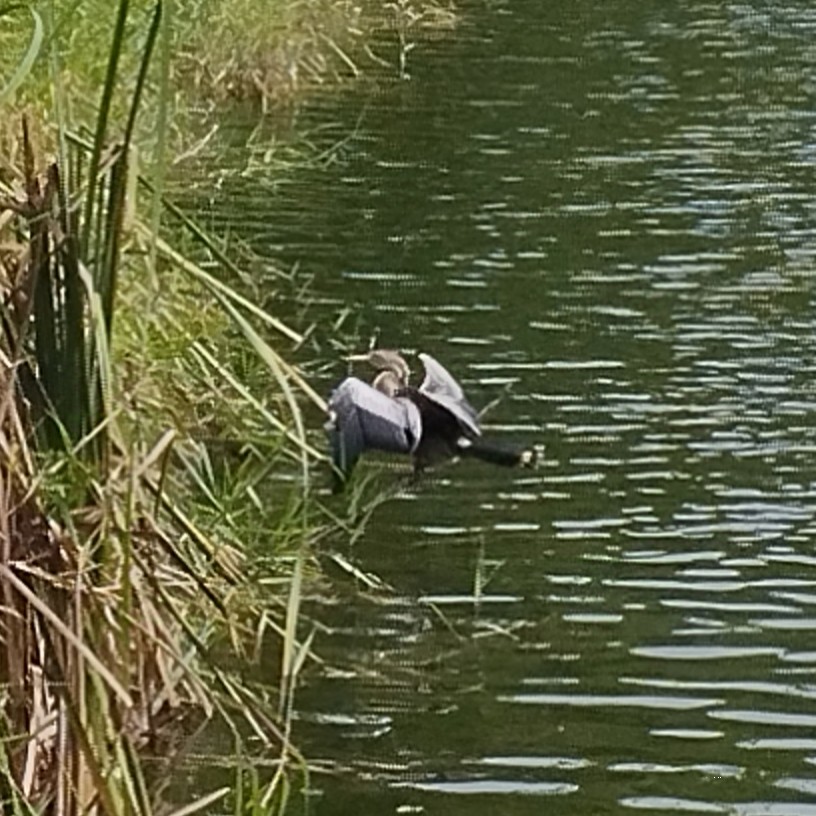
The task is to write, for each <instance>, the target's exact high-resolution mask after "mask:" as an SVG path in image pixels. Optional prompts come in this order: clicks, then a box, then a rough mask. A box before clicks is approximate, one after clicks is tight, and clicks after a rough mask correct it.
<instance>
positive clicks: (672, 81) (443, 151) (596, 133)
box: [209, 0, 816, 816]
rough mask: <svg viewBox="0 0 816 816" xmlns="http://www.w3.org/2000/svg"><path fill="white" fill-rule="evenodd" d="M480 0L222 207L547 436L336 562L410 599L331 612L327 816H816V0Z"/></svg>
mask: <svg viewBox="0 0 816 816" xmlns="http://www.w3.org/2000/svg"><path fill="white" fill-rule="evenodd" d="M460 11H461V15H462V20H461V24H460V25H459V27H458V29H457V30H456V31H455V32H454V33H453V34H451V35H449V36H441V37H431V38H427V40H426V39H422V40H420V41H419V42H418V46H417V48H416V49H415V50H414V51H413V52H412V53H411V54H410V55H409V58H408V70H409V72H410V79H407V80H400V79H398V78H397V77H396V76H393V77H389V76H386V75H385V73H386V72H383V75H382V76H379V77H378V79H377V82H376V83H374V84H373V85H372V84H368V83H365V82H363V83H360V84H358V85H357V86H355V87H354V88H353V89H350V90H348V91H347V92H345V93H343V94H341V95H340V96H339V98H338V96H337V95H332V96H331V97H328V98H320V99H317V100H315V101H313V102H312V103H311V104H310V105H309V106H307V108H306V109H305V110H303V111H301V114H300V116H301V125H303V126H305V127H307V128H312V129H313V132H314V134H316V135H315V138H316V139H317V140H318V141H319V140H320V139H323V140H324V141H325V143H326V146H330V145H332V143H333V141H334V140H336V139H339V138H343V139H345V141H343V142H342V144H336V143H335V150H334V153H333V161H331V162H329V163H327V164H320V165H316V166H314V167H312V168H311V169H304V170H303V171H301V172H298V173H296V174H295V176H294V177H293V178H290V179H288V182H289V183H288V184H279V185H277V186H276V185H274V184H273V183H272V180H266V183H264V181H265V180H264V179H263V177H262V176H263V174H262V172H261V173H260V174H259V172H258V171H257V170H255V171H254V172H253V173H250V174H248V177H236V176H228V178H227V181H226V182H225V183H224V184H223V186H222V188H221V191H220V196H221V197H220V198H217V199H216V200H214V201H213V202H212V204H211V206H210V209H209V216H210V218H211V219H212V220H213V221H214V223H215V224H216V225H219V226H229V227H230V229H232V230H233V231H234V232H236V233H237V234H239V235H240V237H242V238H244V239H246V240H248V241H250V242H251V243H252V244H253V246H254V247H255V248H256V249H257V250H258V251H261V252H263V253H267V254H268V255H269V256H270V257H272V258H275V259H278V260H282V261H283V262H284V263H285V264H294V263H299V264H300V265H301V268H302V269H303V271H304V272H305V273H306V274H308V275H314V283H313V286H312V294H313V295H314V298H315V301H316V303H315V306H314V307H313V309H314V312H313V316H314V318H315V319H319V320H321V321H325V320H328V319H335V318H336V317H337V316H338V315H339V314H340V313H341V312H342V311H343V310H344V309H349V310H350V313H351V316H350V317H348V318H347V319H346V320H345V321H344V322H343V325H342V329H341V331H345V332H357V333H358V334H359V336H360V339H361V341H362V340H363V339H364V338H366V337H368V336H369V335H370V334H371V333H374V332H378V333H379V336H380V343H381V344H382V345H385V346H392V347H402V348H408V349H419V350H425V351H428V352H430V353H432V354H434V355H435V356H437V357H439V359H440V360H442V361H443V362H444V363H445V364H446V365H447V366H448V367H449V368H450V369H451V371H452V372H453V373H454V374H456V375H457V376H458V377H459V378H460V379H461V380H462V382H463V384H464V385H465V387H466V390H467V392H468V394H469V396H470V398H471V401H472V402H474V404H476V405H484V404H486V403H488V402H490V401H491V400H493V399H494V398H496V397H497V396H501V395H503V399H502V400H501V401H500V402H499V404H498V405H497V406H496V407H495V408H494V409H493V410H492V411H491V412H490V413H489V414H488V416H487V420H486V426H487V429H488V430H489V431H490V432H491V433H492V434H494V435H495V436H498V437H499V438H500V439H501V440H502V441H505V442H508V443H510V442H518V443H525V444H526V443H531V442H536V443H542V444H544V445H545V446H546V458H545V461H544V463H543V465H542V466H541V467H540V468H539V469H538V470H536V471H532V472H510V471H504V470H499V469H491V468H489V467H487V466H484V465H479V464H477V463H470V462H463V463H459V464H457V465H454V466H450V467H446V468H444V469H443V470H441V471H439V472H438V473H437V474H436V476H435V477H434V478H432V479H428V480H426V481H425V482H424V483H422V484H420V485H419V486H418V487H416V488H410V489H409V488H406V489H404V490H402V491H397V493H396V495H395V497H394V498H392V499H390V500H389V501H388V502H386V503H385V504H383V505H381V506H380V507H379V508H378V509H377V511H376V512H375V513H374V515H373V517H372V519H371V521H370V523H369V525H368V528H367V531H366V533H365V535H364V536H363V538H362V539H360V540H358V541H357V542H356V543H355V544H354V546H353V547H351V546H349V545H347V544H346V543H344V542H342V541H338V542H335V544H334V545H333V546H334V548H335V549H336V550H338V551H340V552H341V554H342V555H343V556H344V557H346V558H348V559H350V560H351V561H352V562H353V563H354V564H355V565H356V566H357V567H359V568H360V569H362V570H364V571H366V572H371V573H373V574H376V575H378V576H379V577H380V578H381V579H382V580H383V581H384V582H386V583H387V584H389V585H390V587H391V590H390V591H375V590H367V589H365V588H364V587H359V586H355V585H354V582H353V581H352V579H350V578H349V577H348V576H346V575H345V574H343V573H342V572H338V573H337V576H336V579H337V581H336V593H337V596H338V597H337V598H336V599H335V600H334V601H333V602H328V601H322V600H321V599H315V601H314V602H313V603H312V605H311V607H310V609H309V612H310V614H312V615H314V616H316V617H317V618H319V619H320V620H322V621H323V622H324V623H326V624H327V625H328V626H329V631H328V632H326V633H322V634H320V635H319V636H318V638H317V640H316V642H315V648H316V650H317V651H318V653H319V654H320V655H321V656H322V657H323V658H324V660H325V661H326V664H325V669H324V670H319V669H312V670H311V671H310V673H309V674H308V676H307V679H306V681H305V685H304V687H303V688H302V689H301V690H300V692H299V696H298V727H297V733H296V740H298V742H299V744H300V746H301V747H302V749H303V750H304V752H305V753H306V755H307V756H309V757H310V758H311V759H312V760H313V761H314V762H315V763H316V764H318V765H319V766H320V767H321V768H323V769H324V770H325V773H316V774H314V775H313V779H312V781H313V785H314V788H315V791H314V792H313V795H312V796H311V797H310V800H309V806H310V812H311V813H314V814H318V816H324V814H331V815H332V816H334V814H363V813H365V814H373V813H378V814H380V813H382V814H384V813H423V814H446V816H448V815H450V814H457V813H468V814H495V813H502V814H512V816H522V815H523V814H528V813H529V814H533V813H536V814H539V813H542V812H546V813H551V814H561V813H570V814H589V813H591V814H600V813H605V814H606V813H609V814H613V813H614V814H623V813H630V812H645V813H650V812H651V813H670V812H682V813H730V814H739V815H740V816H754V815H755V814H756V815H758V814H774V815H775V816H782V814H784V815H785V816H787V815H788V814H796V816H806V814H816V727H815V726H816V641H815V640H814V630H816V552H815V551H814V546H813V542H814V534H815V533H816V486H815V484H814V476H816V465H814V458H815V456H816V431H815V430H814V421H813V414H814V407H816V393H815V392H814V385H813V381H814V369H815V368H816V339H815V338H816V332H815V331H814V329H815V328H816V321H815V320H814V303H813V297H812V294H811V290H812V287H813V275H814V258H816V207H815V206H814V197H813V196H814V190H816V174H814V149H815V147H816V137H814V134H816V99H815V98H814V97H815V96H816V50H814V42H816V11H814V10H813V9H812V7H811V6H810V5H809V4H808V3H805V2H787V3H780V4H767V3H761V2H759V0H751V2H745V3H732V4H726V3H705V2H689V0H685V1H683V0H678V2H675V3H671V4H668V3H664V4H659V3H648V2H647V3H642V2H641V3H633V2H626V1H625V0H617V2H612V1H610V2H605V3H589V2H574V3H567V4H564V3H546V2H542V0H512V2H510V0H505V2H489V3H488V2H480V1H479V0H462V3H461V8H460ZM389 55H390V56H393V47H392V51H391V52H389ZM236 143H237V144H240V143H241V140H240V139H236ZM221 161H226V162H230V161H234V162H235V164H236V165H239V164H242V163H243V162H245V161H246V155H245V154H243V155H242V153H241V149H238V150H237V151H236V155H231V154H230V155H226V156H224V157H222V158H221ZM284 316H285V315H284ZM320 353H321V354H322V355H323V358H322V362H325V363H332V364H333V368H332V373H331V374H330V375H328V376H326V377H325V379H324V380H323V382H322V385H323V387H324V389H325V390H328V388H329V387H330V386H331V384H332V382H334V381H336V380H337V378H339V377H340V376H342V373H343V368H342V365H341V364H340V363H339V361H337V357H336V355H334V354H333V353H332V351H331V350H330V348H329V346H328V345H324V346H323V347H322V351H321V352H320ZM506 389H509V390H506ZM505 392H506V393H505ZM315 426H316V428H317V427H318V426H319V419H317V418H316V419H315ZM399 478H400V477H399V475H396V474H395V473H394V472H393V471H391V470H388V469H386V470H384V471H383V472H381V473H380V475H379V476H378V481H380V483H382V484H383V485H385V486H386V487H389V488H390V487H393V486H394V485H395V483H398V482H399ZM340 506H342V504H341V505H340ZM326 563H327V564H328V568H329V569H330V570H331V569H332V566H331V563H332V562H331V561H330V560H329V559H326Z"/></svg>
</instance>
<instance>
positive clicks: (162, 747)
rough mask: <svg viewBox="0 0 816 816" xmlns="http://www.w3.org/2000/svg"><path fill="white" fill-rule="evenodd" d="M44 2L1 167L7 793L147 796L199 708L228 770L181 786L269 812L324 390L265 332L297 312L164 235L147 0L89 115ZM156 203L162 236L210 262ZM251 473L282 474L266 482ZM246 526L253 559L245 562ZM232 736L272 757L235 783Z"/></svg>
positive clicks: (43, 804)
mask: <svg viewBox="0 0 816 816" xmlns="http://www.w3.org/2000/svg"><path fill="white" fill-rule="evenodd" d="M49 8H50V7H49ZM53 11H54V10H53V8H50V11H49V13H48V14H46V15H45V19H44V20H41V19H40V18H39V17H38V16H37V15H34V17H33V18H32V19H35V20H40V22H42V24H43V26H44V28H45V30H47V31H48V32H50V35H49V39H48V45H47V47H46V46H43V44H42V40H41V39H40V38H39V37H35V38H34V39H33V40H32V45H31V47H30V49H29V51H27V52H26V53H25V55H24V56H23V58H22V59H21V60H20V62H19V64H18V69H19V70H18V71H16V72H15V74H14V76H25V75H28V74H31V75H32V76H33V72H34V68H33V62H32V60H31V59H30V58H29V56H28V54H29V53H31V54H34V52H35V51H36V52H37V53H36V54H34V56H35V57H37V58H38V59H42V60H44V61H45V62H46V63H47V64H49V65H50V71H51V76H52V80H53V84H52V99H53V107H52V108H50V117H51V120H50V121H49V120H47V119H35V118H34V114H35V108H33V107H32V108H31V112H30V115H29V116H28V117H24V118H22V119H20V118H16V117H15V121H16V128H17V135H13V134H12V131H11V129H10V126H9V130H8V131H7V134H6V135H7V137H8V138H7V141H6V142H5V144H4V146H5V148H6V149H7V152H5V153H4V154H3V156H4V160H3V165H2V169H0V295H2V299H3V309H2V314H0V320H2V335H1V336H0V377H2V382H1V383H0V519H2V521H0V597H2V600H1V601H0V639H2V643H3V649H2V650H0V687H2V690H3V691H2V696H0V728H2V734H3V739H2V741H0V799H2V805H3V811H4V812H9V813H15V814H18V813H19V814H22V813H33V812H41V811H42V810H43V809H53V810H54V811H55V812H59V813H64V814H73V813H77V814H78V813H138V814H149V813H153V812H155V809H156V808H157V807H158V803H159V802H160V801H161V798H162V789H163V787H164V786H165V785H166V779H167V770H168V768H169V767H170V766H171V764H172V763H174V762H178V761H179V757H180V756H182V755H183V753H184V748H185V746H186V744H187V743H188V742H189V741H190V740H191V739H192V738H193V737H194V734H195V729H194V727H193V726H195V725H196V724H197V723H202V722H209V721H212V720H218V721H219V722H220V723H221V725H222V727H223V728H225V729H226V731H227V732H228V733H229V734H230V735H231V740H232V749H233V753H234V761H235V764H236V783H235V786H230V787H227V786H221V787H219V788H217V789H216V790H211V791H198V792H196V795H198V796H201V797H202V798H201V799H200V800H198V801H196V802H193V803H188V805H190V807H192V809H193V810H198V809H203V808H204V807H206V806H208V805H212V804H213V803H215V802H216V801H221V800H225V799H226V798H231V799H233V800H234V801H235V807H236V808H237V809H238V810H240V809H241V808H242V807H244V806H245V805H246V806H249V804H248V803H251V806H252V807H255V808H256V811H255V812H271V810H272V809H273V808H274V809H278V808H281V807H283V805H284V804H285V801H286V797H287V790H288V786H289V779H290V775H291V774H292V773H295V774H297V773H300V774H306V768H305V763H304V762H303V760H302V759H301V758H300V757H299V755H298V753H297V751H296V750H295V749H294V747H293V746H292V745H291V741H290V729H291V712H292V695H293V693H294V688H295V678H296V677H297V674H298V673H299V671H300V670H301V668H302V666H303V665H304V663H305V662H306V661H308V660H310V659H312V658H311V651H310V642H311V638H310V636H308V635H306V636H302V634H301V632H300V626H299V624H300V617H299V605H300V595H301V591H302V590H301V587H302V582H303V578H304V574H305V572H306V571H307V569H308V557H307V547H308V544H309V540H310V536H312V535H314V534H315V528H314V525H313V523H312V522H311V521H310V518H309V516H308V508H309V495H310V482H311V468H312V465H313V462H314V461H315V460H316V459H319V458H320V454H319V452H317V451H315V450H314V449H313V448H312V447H311V446H310V444H309V442H308V440H307V438H306V433H305V427H306V424H305V422H304V420H303V418H302V416H301V411H302V408H301V403H302V402H303V401H308V400H310V399H313V400H316V401H317V402H318V403H320V399H319V397H317V396H316V395H315V394H314V393H313V392H311V390H310V389H309V387H308V385H307V384H306V383H305V382H304V381H303V379H302V377H300V375H299V373H298V372H297V370H296V369H295V368H294V367H293V366H291V365H289V364H288V363H287V362H286V360H285V357H284V356H283V355H282V354H281V352H280V351H279V350H278V347H277V345H278V342H277V340H272V339H269V338H272V337H274V338H283V341H282V342H281V345H283V346H284V347H290V346H291V344H292V343H295V342H298V341H299V340H300V339H301V337H300V335H299V333H298V332H296V331H295V330H294V329H292V328H290V327H289V326H287V325H285V324H284V323H282V322H281V321H280V320H278V319H276V318H275V317H274V316H272V315H268V314H266V313H264V312H263V311H262V310H260V309H259V308H258V307H256V306H254V304H252V303H251V302H250V301H249V300H248V299H247V298H245V297H243V296H242V295H241V294H240V293H239V292H237V291H235V290H234V289H233V288H231V287H230V286H228V285H227V284H225V283H224V282H223V280H222V279H219V278H218V277H216V276H215V275H213V274H212V271H211V270H205V269H203V268H202V267H201V265H199V264H197V263H195V262H194V261H193V260H191V259H190V257H188V255H187V254H185V252H182V251H181V250H180V249H178V248H175V247H174V246H171V245H170V244H169V243H168V242H167V241H166V240H165V239H164V238H163V237H162V235H161V234H160V231H159V225H160V223H161V222H160V219H159V217H158V216H159V215H162V214H163V213H164V210H165V207H166V204H165V202H164V200H163V195H162V179H163V166H162V162H161V160H160V159H158V160H156V161H154V162H153V163H152V165H151V167H150V168H149V172H148V174H147V176H142V175H141V174H140V172H139V166H138V161H137V150H136V142H137V140H136V134H137V132H138V129H139V125H138V123H139V115H140V110H141V108H142V105H143V101H144V97H145V95H146V93H148V88H150V90H151V92H153V91H155V93H156V94H157V95H158V96H159V97H162V96H166V95H167V94H168V84H167V82H166V78H165V80H163V81H158V82H156V83H154V84H151V77H153V78H154V79H155V76H154V75H153V74H152V73H151V72H152V70H153V69H152V67H151V66H152V57H153V54H154V51H158V53H159V54H161V53H162V49H163V48H165V47H167V42H168V41H167V40H166V38H165V37H164V36H163V28H162V25H163V22H162V19H163V18H162V6H161V5H160V4H155V5H151V6H150V8H149V9H148V10H147V13H145V8H144V6H142V7H141V8H140V9H139V12H140V14H139V15H136V17H137V22H134V20H133V15H132V13H131V12H130V10H129V4H128V3H127V0H121V2H120V3H119V4H118V5H117V7H116V10H115V16H114V18H113V20H112V28H111V33H110V35H109V37H108V48H109V51H108V54H107V57H106V59H105V60H104V63H103V65H104V69H103V71H102V77H101V84H100V93H99V94H97V95H96V96H95V98H96V99H97V104H98V107H97V110H96V114H95V116H94V118H93V119H90V120H87V121H89V122H90V125H83V119H82V117H81V115H79V116H78V114H77V110H76V108H75V107H74V102H75V96H74V92H73V89H71V88H69V87H68V86H67V83H66V81H65V80H66V76H68V74H67V73H66V72H65V71H64V70H63V67H62V63H61V60H62V52H61V50H60V43H61V42H62V41H61V40H60V38H59V37H56V36H54V32H55V31H56V29H55V28H54V15H53ZM139 24H141V25H139ZM165 24H166V21H165ZM37 40H40V41H39V42H38V41H37ZM41 49H44V50H41ZM123 72H124V74H123ZM123 76H126V77H127V78H128V79H130V80H131V81H124V80H123ZM14 84H16V85H17V87H19V86H20V83H19V82H18V81H17V80H15V81H14ZM5 87H6V89H7V90H8V89H9V87H10V85H9V84H7V85H6V86H5ZM124 88H127V91H128V93H127V94H124V92H123V89H124ZM12 90H13V89H12ZM152 101H153V103H154V105H155V109H156V110H158V111H161V110H163V109H164V110H165V111H166V110H167V107H168V106H167V105H166V104H162V102H161V98H160V99H159V100H158V102H156V100H155V98H154V99H153V100H152ZM41 109H45V106H44V105H43V107H42V108H41ZM69 114H70V115H69ZM41 140H42V141H47V142H48V143H49V144H53V145H54V146H55V150H54V154H55V155H54V157H53V158H46V154H45V152H44V151H43V150H42V149H41V148H40V147H39V144H40V142H41ZM159 141H161V140H159ZM142 212H146V213H147V217H146V218H142V217H141V213H142ZM168 212H169V217H174V218H176V220H177V224H176V233H175V234H176V235H177V236H183V238H180V239H179V243H180V244H182V245H184V246H185V247H188V248H192V247H195V248H197V251H198V255H199V256H200V255H201V253H207V254H208V255H209V257H210V259H211V260H212V259H215V260H216V261H218V262H221V263H222V264H223V265H224V267H225V268H226V267H228V266H229V260H228V259H227V258H226V257H224V256H223V254H222V253H220V252H219V249H218V245H217V242H216V241H214V240H213V239H211V238H209V237H208V236H206V235H205V234H204V233H202V232H201V231H200V230H199V229H197V228H196V226H195V225H194V224H192V223H191V222H190V221H189V219H186V218H185V217H184V216H183V214H181V213H178V212H177V211H175V210H172V209H171V210H169V211H168ZM236 337H238V338H241V341H242V342H241V350H239V351H236V350H235V339H236ZM248 353H252V354H254V355H257V357H258V358H259V359H260V360H261V361H262V363H263V365H264V366H266V368H267V371H268V372H269V377H268V381H269V382H270V383H272V384H273V386H272V387H269V388H268V393H267V394H266V395H265V397H264V399H263V400H261V399H259V398H257V397H255V396H254V395H253V393H252V391H251V389H249V388H248V387H247V386H246V384H245V383H243V382H242V380H241V376H240V374H241V372H240V366H239V365H238V364H237V363H238V362H239V361H240V355H241V354H248ZM216 443H218V444H216ZM272 471H275V472H280V473H284V474H287V476H288V480H287V481H286V482H285V483H284V484H285V485H286V489H285V490H281V491H278V493H273V492H270V491H269V490H267V485H266V482H267V481H269V480H268V476H269V474H270V472H272ZM238 495H240V496H241V497H242V499H243V500H242V501H241V502H240V504H239V503H237V502H235V501H233V497H235V496H238ZM250 535H254V537H255V539H256V540H258V542H259V546H260V542H261V539H262V544H263V546H264V548H265V551H266V552H268V553H269V554H270V555H269V560H268V561H267V562H264V563H265V565H266V567H268V568H269V569H268V571H267V572H266V573H262V572H261V569H262V567H263V566H264V563H262V564H261V565H260V566H253V567H250V566H249V565H248V562H247V559H246V553H245V551H246V547H247V545H248V543H249V545H251V544H252V542H251V541H249V542H248V539H249V538H250ZM282 553H285V556H286V557H285V558H281V557H280V555H281V554H282ZM274 554H277V555H278V556H279V558H278V560H277V562H276V563H274V564H272V565H270V561H271V558H272V555H274ZM270 588H273V589H274V590H275V591H274V594H273V595H272V597H270ZM273 638H274V639H275V641H276V643H277V650H278V652H279V664H280V671H279V682H278V684H270V685H269V686H267V687H264V688H259V687H257V686H255V687H250V686H249V685H248V684H247V683H246V682H245V681H244V680H243V679H242V674H241V666H242V665H243V661H244V660H245V659H247V658H250V657H251V656H252V655H254V654H255V652H256V651H257V649H258V648H259V646H260V644H261V643H268V642H269V641H270V639H273ZM249 742H251V743H252V752H251V754H252V756H253V758H257V757H261V758H263V759H264V760H265V762H266V766H265V767H268V768H270V771H269V773H268V774H265V775H263V776H261V775H260V774H257V775H256V776H255V777H254V778H253V779H252V780H249V781H248V782H247V783H246V785H245V784H244V781H243V780H244V779H245V778H247V777H246V773H245V772H246V767H247V764H248V760H247V759H246V757H248V756H249V751H248V749H247V745H248V743H249ZM145 757H151V758H152V759H153V762H152V764H150V765H146V764H145V762H144V759H145ZM156 758H160V760H158V759H156ZM241 803H243V804H241ZM193 810H188V812H193Z"/></svg>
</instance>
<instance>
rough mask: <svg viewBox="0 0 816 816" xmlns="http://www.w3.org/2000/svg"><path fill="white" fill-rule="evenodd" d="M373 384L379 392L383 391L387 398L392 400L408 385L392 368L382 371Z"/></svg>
mask: <svg viewBox="0 0 816 816" xmlns="http://www.w3.org/2000/svg"><path fill="white" fill-rule="evenodd" d="M371 384H372V385H373V386H374V388H376V389H377V390H378V391H381V392H382V393H383V394H385V395H386V396H389V397H392V398H393V397H396V396H397V395H398V393H399V392H400V391H401V390H402V389H403V388H405V386H406V383H405V382H404V381H403V379H402V378H401V377H400V375H399V374H398V373H397V372H396V371H393V370H392V369H390V368H386V369H383V370H382V371H380V372H379V373H378V374H377V376H376V377H375V378H374V381H373V382H372V383H371Z"/></svg>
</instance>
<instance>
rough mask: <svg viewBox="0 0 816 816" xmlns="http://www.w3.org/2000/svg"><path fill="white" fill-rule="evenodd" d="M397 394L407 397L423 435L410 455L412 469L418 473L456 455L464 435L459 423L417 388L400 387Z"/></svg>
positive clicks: (446, 410) (445, 409)
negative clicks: (413, 408)
mask: <svg viewBox="0 0 816 816" xmlns="http://www.w3.org/2000/svg"><path fill="white" fill-rule="evenodd" d="M398 393H399V394H400V395H402V396H406V397H408V399H409V400H411V402H413V403H414V405H416V407H417V408H419V413H420V416H421V417H422V434H421V436H420V437H419V444H418V445H417V446H416V448H415V449H414V454H413V458H414V470H415V471H421V470H424V469H425V468H426V467H430V466H431V465H435V464H437V463H438V462H444V461H445V460H446V459H452V458H453V457H454V456H456V455H457V454H458V453H459V450H460V447H459V445H458V444H457V443H458V440H459V439H460V438H461V437H462V436H464V432H463V430H462V427H461V424H460V423H459V420H457V419H456V417H455V416H454V415H453V414H452V413H451V412H450V411H449V410H448V409H447V408H445V407H443V406H441V405H439V404H437V403H436V402H434V401H433V400H432V399H431V398H430V397H427V396H426V395H425V394H423V393H422V392H421V391H420V390H419V389H418V388H403V389H401V390H400V391H399V392H398Z"/></svg>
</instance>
